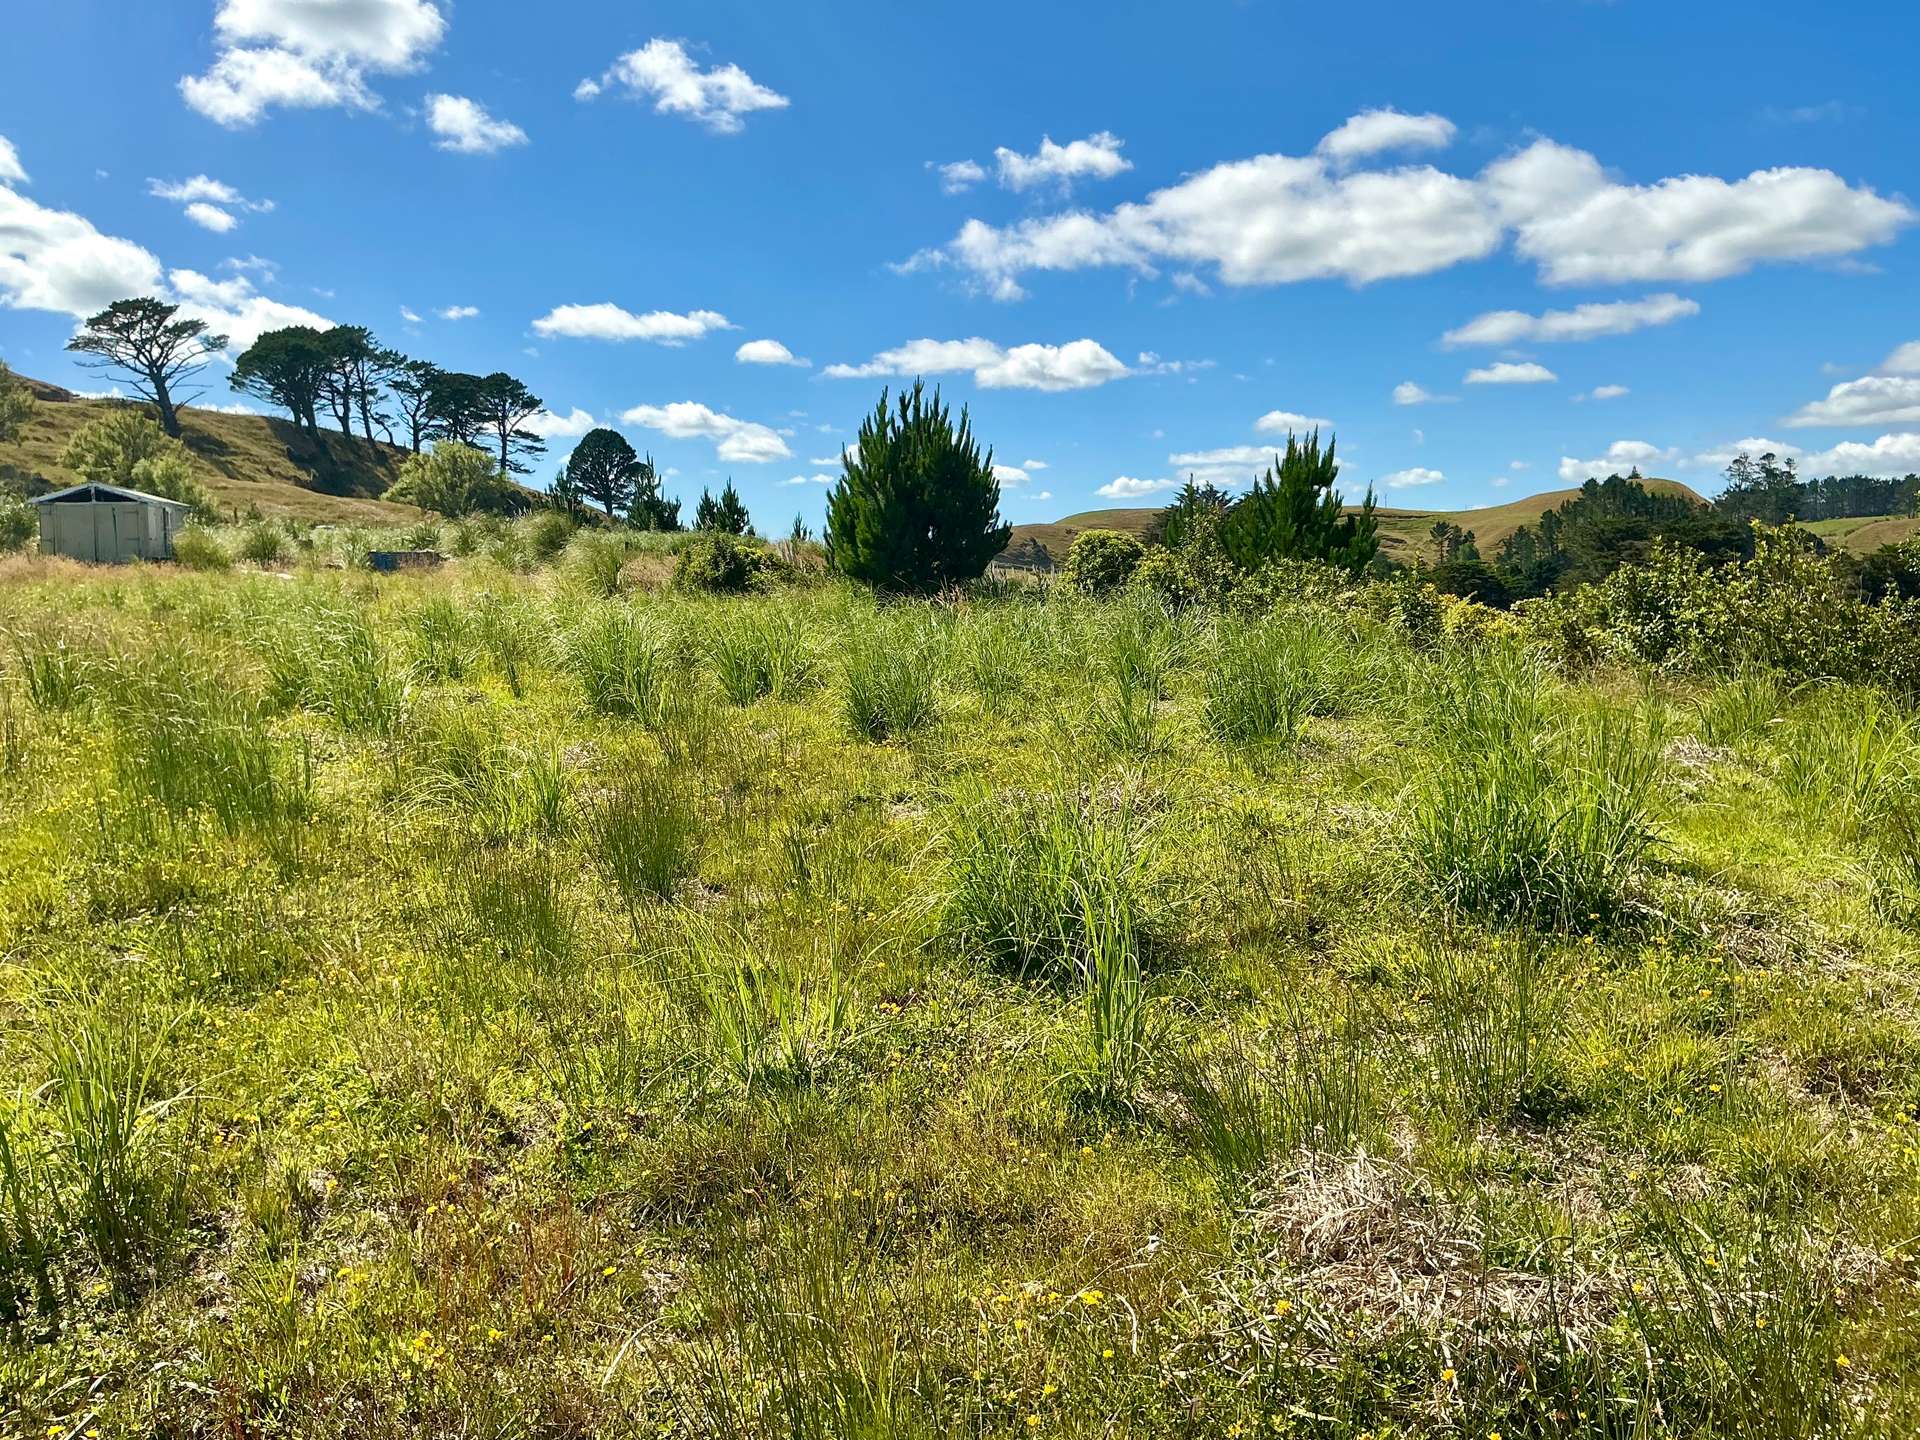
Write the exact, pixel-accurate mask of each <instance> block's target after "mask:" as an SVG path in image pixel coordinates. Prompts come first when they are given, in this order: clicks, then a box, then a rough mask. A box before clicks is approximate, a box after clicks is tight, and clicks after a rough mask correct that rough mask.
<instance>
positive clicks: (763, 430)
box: [620, 400, 793, 465]
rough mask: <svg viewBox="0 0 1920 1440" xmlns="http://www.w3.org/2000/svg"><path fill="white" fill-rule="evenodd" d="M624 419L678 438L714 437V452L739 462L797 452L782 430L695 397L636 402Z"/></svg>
mask: <svg viewBox="0 0 1920 1440" xmlns="http://www.w3.org/2000/svg"><path fill="white" fill-rule="evenodd" d="M620 419H621V420H622V421H623V422H624V423H626V424H628V425H640V426H644V427H645V428H647V429H649V430H658V431H659V432H660V433H661V434H662V435H666V436H669V437H670V438H672V439H675V440H711V441H712V442H713V445H714V453H715V454H716V455H717V456H718V457H719V458H720V459H722V460H730V461H733V462H734V463H735V464H743V465H764V464H767V463H769V462H770V461H774V460H785V459H788V458H790V457H791V456H792V454H793V452H792V451H791V450H789V449H788V448H787V442H786V441H785V440H783V439H782V438H781V437H780V432H779V431H777V430H775V429H773V428H772V427H771V426H768V425H761V424H757V423H756V422H754V421H752V420H738V419H735V418H734V417H733V416H731V415H723V414H721V413H720V412H719V411H717V410H713V409H711V408H709V407H708V406H705V405H702V404H700V403H699V402H697V401H694V400H676V401H674V402H673V403H672V404H670V405H636V406H634V407H633V409H631V410H628V411H626V412H625V413H624V414H622V415H621V417H620Z"/></svg>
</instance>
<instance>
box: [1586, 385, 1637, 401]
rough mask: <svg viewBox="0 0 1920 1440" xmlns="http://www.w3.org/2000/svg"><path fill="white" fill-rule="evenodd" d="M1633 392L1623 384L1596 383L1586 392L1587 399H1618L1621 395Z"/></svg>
mask: <svg viewBox="0 0 1920 1440" xmlns="http://www.w3.org/2000/svg"><path fill="white" fill-rule="evenodd" d="M1632 393H1633V392H1632V391H1630V390H1629V389H1627V387H1626V386H1624V385H1596V386H1594V387H1593V389H1591V390H1589V391H1588V392H1587V398H1588V399H1589V400H1618V399H1619V398H1620V397H1621V396H1622V395H1630V394H1632Z"/></svg>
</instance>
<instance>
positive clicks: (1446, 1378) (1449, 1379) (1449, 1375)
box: [1440, 1365, 1453, 1385]
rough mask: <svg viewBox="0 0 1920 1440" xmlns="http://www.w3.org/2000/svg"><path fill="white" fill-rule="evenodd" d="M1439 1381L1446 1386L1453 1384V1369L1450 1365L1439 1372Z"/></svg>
mask: <svg viewBox="0 0 1920 1440" xmlns="http://www.w3.org/2000/svg"><path fill="white" fill-rule="evenodd" d="M1440 1379H1441V1380H1442V1381H1443V1382H1445V1383H1446V1384H1448V1385H1451V1384H1452V1383H1453V1367H1452V1366H1451V1365H1449V1366H1448V1367H1447V1368H1446V1369H1444V1370H1442V1371H1441V1372H1440Z"/></svg>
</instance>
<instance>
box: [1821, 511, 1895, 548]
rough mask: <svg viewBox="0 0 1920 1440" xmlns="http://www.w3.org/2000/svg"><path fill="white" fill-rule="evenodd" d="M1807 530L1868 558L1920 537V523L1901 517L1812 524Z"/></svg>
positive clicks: (1869, 517)
mask: <svg viewBox="0 0 1920 1440" xmlns="http://www.w3.org/2000/svg"><path fill="white" fill-rule="evenodd" d="M1806 526H1807V529H1809V530H1811V531H1812V532H1813V533H1814V534H1816V535H1818V536H1819V537H1820V538H1821V539H1822V540H1825V541H1826V542H1827V543H1828V544H1829V545H1833V546H1836V547H1838V548H1839V549H1841V550H1846V551H1850V552H1851V553H1853V554H1855V555H1866V554H1869V553H1871V552H1872V551H1875V550H1878V549H1879V548H1880V547H1881V546H1882V545H1898V544H1899V543H1900V542H1901V541H1902V540H1906V539H1909V538H1911V537H1912V536H1914V535H1920V519H1913V518H1910V517H1907V516H1901V515H1865V516H1850V517H1849V518H1847V519H1845V520H1809V521H1807V522H1806Z"/></svg>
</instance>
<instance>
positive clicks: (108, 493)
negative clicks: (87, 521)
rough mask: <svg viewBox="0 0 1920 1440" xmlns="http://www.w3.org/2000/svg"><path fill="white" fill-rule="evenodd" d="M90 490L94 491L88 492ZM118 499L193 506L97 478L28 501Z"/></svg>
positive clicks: (181, 508)
mask: <svg viewBox="0 0 1920 1440" xmlns="http://www.w3.org/2000/svg"><path fill="white" fill-rule="evenodd" d="M88 491H91V492H93V493H91V494H88V493H87V492H88ZM116 500H120V501H128V500H131V501H137V502H139V503H141V504H146V505H169V506H171V507H172V508H174V509H175V510H191V509H192V508H193V507H192V506H191V505H188V504H186V503H185V502H184V501H180V500H169V499H168V498H167V497H166V496H164V495H149V494H148V493H147V492H146V491H144V490H133V489H129V488H128V487H127V486H125V485H102V484H100V483H99V482H98V481H95V480H89V481H88V482H87V483H86V484H84V485H69V486H68V487H67V488H66V489H64V490H55V491H54V492H53V493H52V494H51V495H36V496H34V498H33V499H31V500H29V501H28V502H27V503H28V504H29V505H51V504H53V503H54V502H55V501H65V502H69V503H73V504H78V503H80V502H81V501H91V502H94V503H99V502H100V501H106V502H108V503H111V502H113V501H116Z"/></svg>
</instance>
